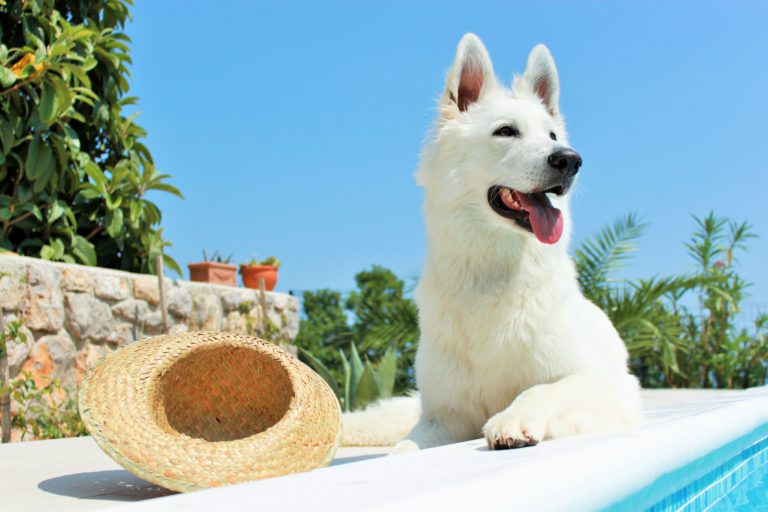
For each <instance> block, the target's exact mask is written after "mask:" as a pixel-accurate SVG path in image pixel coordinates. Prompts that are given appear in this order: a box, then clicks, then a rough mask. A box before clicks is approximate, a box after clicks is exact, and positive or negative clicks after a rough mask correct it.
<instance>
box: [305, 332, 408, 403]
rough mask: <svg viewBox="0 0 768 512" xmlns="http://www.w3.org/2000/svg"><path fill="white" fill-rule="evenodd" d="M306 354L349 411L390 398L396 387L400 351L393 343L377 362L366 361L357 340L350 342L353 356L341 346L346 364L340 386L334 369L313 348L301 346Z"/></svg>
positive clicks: (344, 363)
mask: <svg viewBox="0 0 768 512" xmlns="http://www.w3.org/2000/svg"><path fill="white" fill-rule="evenodd" d="M299 352H300V353H301V355H302V357H303V358H304V359H306V360H307V362H308V363H309V364H310V366H312V368H314V370H315V371H316V372H317V373H318V374H319V375H320V376H321V377H322V378H323V379H324V380H325V382H327V383H328V386H330V388H331V389H332V390H333V392H334V393H335V394H336V396H337V397H338V398H339V401H340V402H341V406H342V408H343V409H344V411H345V412H349V411H356V410H359V409H364V408H365V407H367V406H368V404H371V403H373V402H375V401H377V400H379V399H382V398H389V397H391V396H392V392H393V390H394V388H395V376H396V374H397V353H396V352H395V349H394V347H390V348H389V349H387V351H386V352H385V353H384V356H383V357H382V358H381V360H380V361H379V362H378V363H377V364H373V363H371V362H370V361H368V360H367V359H366V361H365V362H363V360H362V358H361V357H360V353H359V352H358V350H357V347H356V346H355V344H354V343H350V346H349V357H347V356H346V355H345V354H344V351H343V350H339V357H340V358H341V363H342V365H343V367H344V381H343V386H339V385H338V383H337V382H336V379H335V378H334V376H333V374H332V373H331V371H330V370H329V369H328V368H327V367H326V366H325V365H324V364H323V363H322V362H320V360H319V359H318V358H316V357H315V356H313V355H312V354H311V353H310V352H308V351H306V350H304V349H301V348H300V349H299Z"/></svg>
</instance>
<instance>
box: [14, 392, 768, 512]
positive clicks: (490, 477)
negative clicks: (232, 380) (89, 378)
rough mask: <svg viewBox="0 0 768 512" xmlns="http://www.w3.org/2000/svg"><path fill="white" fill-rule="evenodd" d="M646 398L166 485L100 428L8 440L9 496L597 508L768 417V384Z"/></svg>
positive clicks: (26, 508) (148, 509)
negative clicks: (329, 461)
mask: <svg viewBox="0 0 768 512" xmlns="http://www.w3.org/2000/svg"><path fill="white" fill-rule="evenodd" d="M643 399H644V404H645V412H646V421H645V422H644V423H643V425H641V426H638V427H636V428H633V429H630V430H626V431H622V432H616V433H611V434H603V435H596V436H583V437H578V438H570V439H563V440H557V441H547V442H544V443H541V444H540V445H538V446H536V447H532V448H524V449H520V450H508V451H499V452H490V451H488V450H487V448H486V446H485V443H484V441H482V440H476V441H469V442H466V443H460V444H455V445H450V446H445V447H441V448H435V449H432V450H423V451H421V452H418V453H413V454H406V455H401V456H397V457H381V456H376V454H381V453H383V452H384V450H382V449H371V450H368V449H342V450H340V451H339V453H338V454H337V458H336V459H335V461H334V465H333V466H331V467H329V468H324V469H319V470H316V471H313V472H310V473H303V474H298V475H289V476H285V477H280V478H274V479H271V480H262V481H258V482H250V483H246V484H240V485H236V486H231V487H226V488H219V489H211V490H207V491H201V492H195V493H190V494H179V495H172V496H166V497H158V496H163V494H165V493H166V491H164V490H162V489H159V488H157V487H155V486H152V485H151V484H148V483H147V482H144V481H143V480H140V479H138V478H136V477H133V476H132V475H130V474H129V473H127V472H126V471H124V470H122V469H121V468H120V467H119V466H117V464H116V463H114V462H113V461H112V460H111V459H109V458H108V457H106V455H104V454H103V453H102V452H101V451H100V450H99V449H98V447H96V445H95V443H94V442H93V441H92V440H91V439H90V438H79V439H66V440H58V441H38V442H34V443H19V444H15V445H13V444H12V445H3V446H2V447H0V496H2V497H3V499H2V501H3V503H4V504H5V503H7V504H10V505H11V506H10V508H9V510H11V511H13V512H39V511H49V510H55V511H57V512H59V511H61V512H65V511H69V510H78V511H83V510H101V509H114V510H115V511H122V512H154V511H163V512H165V511H167V510H174V511H175V510H183V511H210V510H217V509H219V508H222V507H223V508H225V509H226V510H227V512H236V511H246V510H247V511H251V510H256V509H259V510H264V509H265V508H266V509H269V508H276V507H279V508H280V509H281V510H318V511H325V510H327V511H333V512H338V511H343V510H422V511H423V510H432V509H433V508H437V507H440V508H442V509H447V510H458V509H465V510H467V509H468V510H477V509H480V508H481V507H482V508H484V509H487V510H498V509H514V510H537V511H538V510H541V511H546V510H596V509H599V508H601V507H605V506H607V505H610V504H612V503H614V502H616V501H618V500H620V499H621V498H623V497H625V496H626V495H628V494H630V493H632V492H634V491H637V490H639V489H640V488H642V487H644V486H646V485H648V484H650V483H651V482H653V481H654V480H655V479H656V478H658V477H659V476H661V475H663V474H665V473H667V472H669V471H672V470H674V469H676V468H679V467H681V466H683V465H685V464H687V463H688V462H691V461H693V460H695V459H697V458H699V457H701V456H703V455H705V454H707V453H709V452H711V451H712V450H713V449H715V448H717V447H719V446H722V445H724V444H726V443H728V442H730V441H732V440H735V439H737V438H739V437H741V436H743V435H746V434H748V433H749V432H751V431H752V430H754V429H755V428H757V427H758V426H760V425H763V424H765V423H768V387H762V388H754V389H750V390H746V391H710V390H655V391H644V395H643ZM370 457H374V458H370ZM365 459H367V460H365ZM147 498H156V499H147ZM134 500H143V501H135V502H134V503H130V504H118V502H120V501H123V502H125V501H134ZM113 505H117V506H114V507H113Z"/></svg>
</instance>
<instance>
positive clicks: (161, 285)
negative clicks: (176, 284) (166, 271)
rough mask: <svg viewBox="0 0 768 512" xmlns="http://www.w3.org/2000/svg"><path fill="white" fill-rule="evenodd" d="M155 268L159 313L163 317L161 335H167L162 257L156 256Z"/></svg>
mask: <svg viewBox="0 0 768 512" xmlns="http://www.w3.org/2000/svg"><path fill="white" fill-rule="evenodd" d="M155 268H157V281H158V287H159V288H160V312H161V313H162V315H163V334H168V308H167V307H165V279H164V278H163V255H162V254H158V255H157V259H155Z"/></svg>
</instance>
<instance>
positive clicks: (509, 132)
mask: <svg viewBox="0 0 768 512" xmlns="http://www.w3.org/2000/svg"><path fill="white" fill-rule="evenodd" d="M493 134H494V135H495V136H496V137H519V136H520V130H518V129H517V128H515V127H514V126H509V125H506V126H502V127H501V128H498V129H497V130H496V131H495V132H493Z"/></svg>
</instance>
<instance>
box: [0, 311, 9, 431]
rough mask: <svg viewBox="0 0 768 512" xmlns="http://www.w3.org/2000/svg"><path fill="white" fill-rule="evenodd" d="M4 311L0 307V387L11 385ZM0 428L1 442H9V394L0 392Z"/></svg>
mask: <svg viewBox="0 0 768 512" xmlns="http://www.w3.org/2000/svg"><path fill="white" fill-rule="evenodd" d="M4 317H5V312H4V311H3V310H2V309H0V339H2V340H3V345H4V346H5V350H4V351H3V352H4V353H3V356H2V357H0V388H4V387H5V386H10V385H11V374H10V369H9V368H8V350H9V347H8V340H7V339H5V323H4V322H5V318H4ZM0 409H1V411H0V415H2V419H1V420H0V428H2V430H3V437H2V442H3V443H10V442H11V396H10V395H9V394H8V393H6V392H3V393H0Z"/></svg>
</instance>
